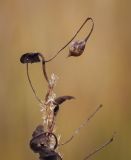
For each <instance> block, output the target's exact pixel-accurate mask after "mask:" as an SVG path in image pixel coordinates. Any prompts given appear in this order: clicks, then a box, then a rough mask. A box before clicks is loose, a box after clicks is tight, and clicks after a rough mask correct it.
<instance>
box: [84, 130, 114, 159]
mask: <svg viewBox="0 0 131 160" xmlns="http://www.w3.org/2000/svg"><path fill="white" fill-rule="evenodd" d="M114 136H115V133H114V134H113V136H112V137H111V138H110V139H109V140H108V141H107V142H105V143H104V144H103V145H101V146H100V147H98V148H96V149H95V150H93V151H92V152H91V153H89V154H88V156H86V157H85V158H84V159H83V160H87V159H89V158H90V157H92V156H93V155H94V154H96V153H97V152H99V151H101V150H103V149H104V148H105V147H107V146H108V145H109V144H110V143H111V142H113V140H114Z"/></svg>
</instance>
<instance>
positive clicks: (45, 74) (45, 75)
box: [39, 53, 49, 84]
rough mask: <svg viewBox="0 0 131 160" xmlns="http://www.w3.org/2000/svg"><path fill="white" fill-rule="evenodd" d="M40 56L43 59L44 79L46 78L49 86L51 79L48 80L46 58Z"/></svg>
mask: <svg viewBox="0 0 131 160" xmlns="http://www.w3.org/2000/svg"><path fill="white" fill-rule="evenodd" d="M39 56H40V57H41V59H42V70H43V74H44V77H45V79H46V81H47V83H48V84H49V78H48V75H47V72H46V66H45V62H46V61H45V58H44V56H43V55H42V54H41V53H39Z"/></svg>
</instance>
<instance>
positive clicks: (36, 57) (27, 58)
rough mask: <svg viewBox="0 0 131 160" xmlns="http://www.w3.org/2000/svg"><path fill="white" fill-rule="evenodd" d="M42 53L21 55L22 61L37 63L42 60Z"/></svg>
mask: <svg viewBox="0 0 131 160" xmlns="http://www.w3.org/2000/svg"><path fill="white" fill-rule="evenodd" d="M39 54H40V53H25V54H23V55H22V56H21V58H20V62H21V63H36V62H40V58H39Z"/></svg>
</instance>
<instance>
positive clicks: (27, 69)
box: [26, 63, 42, 104]
mask: <svg viewBox="0 0 131 160" xmlns="http://www.w3.org/2000/svg"><path fill="white" fill-rule="evenodd" d="M26 73H27V78H28V81H29V84H30V86H31V89H32V91H33V93H34V95H35V98H36V99H37V101H38V102H39V103H40V104H42V102H41V100H40V98H39V97H38V96H37V94H36V91H35V89H34V87H33V85H32V82H31V79H30V76H29V66H28V63H27V64H26Z"/></svg>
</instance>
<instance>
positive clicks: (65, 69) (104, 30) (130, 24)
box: [0, 0, 131, 160]
mask: <svg viewBox="0 0 131 160" xmlns="http://www.w3.org/2000/svg"><path fill="white" fill-rule="evenodd" d="M130 8H131V1H130V0H126V1H120V0H119V1H118V0H70V1H66V0H54V1H53V0H37V1H36V0H3V1H2V0H1V1H0V57H1V62H0V97H1V98H0V157H1V158H0V159H2V160H8V159H10V160H36V159H38V156H37V155H35V154H34V153H33V152H32V151H31V150H30V148H29V145H28V143H29V140H30V138H31V134H32V131H33V130H34V128H35V127H36V125H37V124H39V123H41V121H42V119H41V113H40V108H39V104H38V103H37V101H36V100H35V98H34V95H33V93H32V91H31V89H30V86H29V84H28V81H27V77H26V72H25V66H24V65H22V64H20V62H19V58H20V56H21V54H23V53H26V52H35V51H38V52H41V53H43V54H44V55H45V57H46V58H49V57H51V56H52V55H53V54H54V53H56V51H58V50H59V49H60V47H62V46H63V45H64V44H65V43H66V42H67V41H68V40H69V39H70V38H71V37H72V36H73V34H74V33H75V32H76V30H77V29H78V28H79V26H80V25H81V24H82V23H83V21H84V20H85V19H86V17H88V16H91V17H92V18H93V19H94V21H95V28H94V32H93V34H92V35H91V37H90V39H89V41H88V44H87V46H86V50H85V53H84V54H83V55H82V56H81V57H79V58H69V59H67V58H66V56H67V54H68V49H65V50H64V51H63V55H62V54H61V55H59V56H58V57H57V58H56V59H55V60H54V61H53V62H52V63H49V64H48V72H49V73H50V74H51V73H52V72H53V73H56V74H57V75H58V77H59V80H58V82H57V86H56V88H55V92H56V93H57V95H58V96H59V95H67V94H68V95H73V96H75V97H76V100H72V101H70V102H66V103H65V104H64V105H62V107H61V110H60V113H59V115H58V117H57V133H58V134H61V136H62V138H61V139H62V140H63V141H64V140H66V138H67V137H69V136H70V135H71V133H72V132H73V130H74V129H75V128H77V127H78V126H79V125H80V124H81V122H82V121H83V120H84V119H85V118H86V117H87V115H89V114H90V113H92V111H94V109H95V108H96V106H97V105H99V104H101V103H102V104H103V105H104V107H103V109H102V110H101V111H100V112H99V113H97V115H96V116H95V117H94V118H93V119H92V120H91V122H90V123H89V125H88V126H87V127H85V128H84V129H82V131H81V132H80V134H79V135H77V136H76V138H75V139H74V140H73V141H72V142H70V143H69V144H67V145H65V146H63V147H61V148H60V151H61V153H62V154H63V155H64V159H65V160H82V159H83V158H84V157H85V155H87V154H88V153H89V152H90V151H91V150H92V149H94V148H95V147H96V146H98V145H99V144H102V143H104V142H105V141H106V140H107V139H108V138H109V137H110V136H111V135H112V133H113V132H114V131H116V132H117V136H116V139H115V141H114V142H113V143H112V144H111V145H110V146H108V147H107V148H106V149H104V150H103V151H102V152H100V153H98V154H96V155H95V156H94V157H92V159H94V160H104V159H108V160H110V159H112V160H116V159H119V160H125V159H131V98H130V94H131V84H130V82H131V73H130V68H131V63H130V61H131V52H130V51H131V44H130V41H131V10H130ZM90 27H91V24H90V23H88V24H87V25H86V26H85V27H84V29H83V30H82V32H81V33H80V34H79V36H78V37H77V38H83V37H84V36H85V35H86V34H87V33H88V32H89V30H90ZM31 77H32V80H33V83H34V85H35V87H36V89H37V93H38V94H39V96H40V97H44V94H45V93H46V83H45V81H44V80H43V77H42V72H41V70H40V64H36V65H32V66H31Z"/></svg>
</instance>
